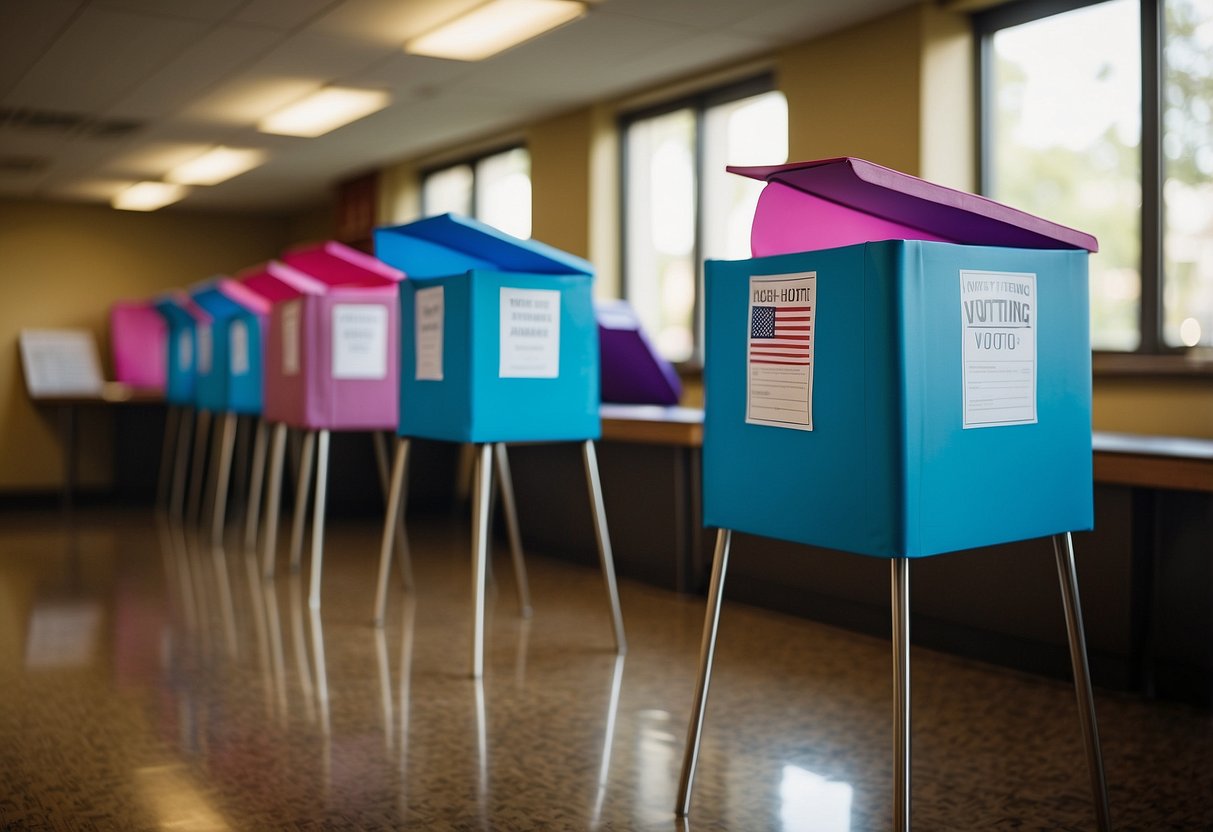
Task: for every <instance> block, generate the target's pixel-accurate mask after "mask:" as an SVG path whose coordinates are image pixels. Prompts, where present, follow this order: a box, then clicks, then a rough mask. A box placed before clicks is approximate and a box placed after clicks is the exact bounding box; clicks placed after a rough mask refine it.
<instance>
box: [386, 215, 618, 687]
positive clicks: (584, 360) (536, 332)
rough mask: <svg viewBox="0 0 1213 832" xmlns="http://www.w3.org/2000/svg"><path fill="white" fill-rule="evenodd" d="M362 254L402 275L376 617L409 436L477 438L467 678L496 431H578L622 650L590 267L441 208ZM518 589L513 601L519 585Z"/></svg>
mask: <svg viewBox="0 0 1213 832" xmlns="http://www.w3.org/2000/svg"><path fill="white" fill-rule="evenodd" d="M375 253H376V254H377V256H379V257H380V258H381V259H383V260H384V261H385V262H387V263H389V264H391V265H393V266H396V267H397V268H400V269H402V270H404V272H405V273H406V274H407V275H408V277H409V279H408V281H407V282H406V283H404V284H402V285H401V292H400V323H401V338H400V373H401V376H400V421H399V428H398V432H399V434H400V437H401V439H400V440H399V441H398V443H397V452H396V460H395V464H394V466H393V475H392V491H391V495H394V496H389V511H388V520H387V526H386V528H385V535H384V543H383V549H382V554H383V556H382V558H381V563H380V576H379V588H378V593H377V599H376V605H375V620H376V621H377V622H378V623H382V620H383V610H384V604H385V592H386V576H387V572H388V569H389V568H390V558H391V547H390V540H391V536H392V533H393V529H394V523H395V517H396V515H397V512H398V510H399V497H398V494H399V490H398V486H399V484H400V482H401V481H402V480H403V477H404V468H405V464H406V460H407V453H408V440H409V439H410V438H413V437H419V438H426V439H441V440H448V441H453V442H470V443H473V444H475V445H476V446H477V457H478V462H477V474H476V485H475V498H474V506H473V513H474V517H475V521H474V528H473V572H474V577H473V580H474V587H475V616H476V619H475V621H474V623H473V651H472V675H473V676H480V675H481V672H482V669H483V624H484V579H485V565H486V559H487V554H488V507H489V495H490V486H489V484H490V481H491V478H492V473H493V464H494V457H495V458H496V460H497V466H498V469H499V471H501V473H502V474H504V473H505V471H504V470H502V469H503V468H504V466H506V465H508V463H507V459H506V454H505V444H504V443H506V442H555V441H577V442H581V443H582V444H583V454H584V457H585V463H586V471H587V479H588V483H589V488H590V498H591V502H592V505H593V508H594V517H595V523H596V531H597V534H598V541H599V554H600V557H601V561H602V569H603V574H604V577H605V578H606V580H607V585H608V594H609V595H610V602H611V608H612V614H613V618H614V625H615V641H616V646H617V648H618V649H619V650H620V651H622V650H623V649H624V637H623V622H622V616H621V615H620V612H619V603H618V595H617V592H616V589H615V577H614V564H613V562H612V559H611V552H610V540H609V537H608V535H607V530H606V518H605V513H604V511H603V508H602V495H601V488H600V486H599V483H598V466H597V460H596V456H595V449H594V444H593V440H595V439H597V438H598V436H599V435H600V433H601V424H600V421H599V416H598V406H599V362H598V333H597V325H596V323H595V318H594V306H593V299H592V284H593V267H592V266H591V265H590V264H589V263H588V262H586V261H585V260H582V259H581V258H579V257H575V256H573V255H571V254H567V253H565V252H563V251H560V250H558V249H555V248H552V247H551V246H548V245H545V244H543V243H539V242H536V241H534V240H521V239H519V238H517V237H513V236H511V235H509V234H506V233H504V232H501V231H499V230H497V229H495V228H492V227H491V226H488V225H486V224H484V223H481V222H478V221H476V220H471V219H467V218H464V217H459V216H456V215H453V214H443V215H440V216H435V217H429V218H426V219H423V220H418V221H417V222H413V223H409V224H407V225H401V226H395V227H391V228H380V229H377V230H376V232H375ZM502 485H503V489H502V491H503V498H504V499H505V502H506V504H507V505H506V510H507V513H509V512H511V510H512V494H511V493H509V489H508V477H504V476H503V477H502ZM513 551H514V553H515V568H516V570H517V572H518V575H519V587H520V592H523V591H524V589H523V588H524V587H525V580H524V578H523V577H522V575H523V570H522V567H521V563H520V549H519V547H517V546H515V547H513ZM521 600H522V605H523V607H524V609H525V608H526V607H527V606H528V603H527V601H526V599H525V596H524V597H523V598H522V599H521Z"/></svg>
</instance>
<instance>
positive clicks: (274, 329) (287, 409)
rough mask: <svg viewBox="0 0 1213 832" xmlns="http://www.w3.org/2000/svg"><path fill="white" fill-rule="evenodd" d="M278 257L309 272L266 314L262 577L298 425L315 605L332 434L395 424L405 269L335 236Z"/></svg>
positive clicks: (298, 528) (296, 548) (294, 563)
mask: <svg viewBox="0 0 1213 832" xmlns="http://www.w3.org/2000/svg"><path fill="white" fill-rule="evenodd" d="M282 260H283V261H284V264H285V265H284V266H283V268H285V269H289V270H290V271H291V272H292V273H295V274H298V275H302V276H304V277H306V278H308V280H309V283H308V285H307V286H306V288H301V289H300V290H299V291H297V292H296V293H295V294H294V296H293V297H290V298H286V299H283V300H281V301H280V302H278V303H276V304H275V305H274V307H273V311H272V312H271V315H270V333H269V339H268V342H267V345H266V364H265V411H264V413H265V420H266V421H267V422H272V423H274V424H275V427H274V437H273V447H272V449H271V460H270V481H269V490H268V501H269V505H268V507H267V512H268V515H267V518H266V519H267V527H266V536H265V553H264V559H265V560H264V572H265V574H266V576H267V577H268V576H271V575H273V573H274V556H275V543H276V535H277V523H278V500H279V489H280V488H281V478H282V459H283V447H284V444H285V436H286V433H285V431H286V428H287V427H291V428H296V429H298V430H301V431H303V453H302V457H301V460H300V471H299V477H298V479H297V495H296V501H295V505H296V506H298V507H303V506H306V504H307V498H308V491H309V489H310V487H311V478H312V464H313V457H315V463H316V465H315V467H316V495H315V507H314V513H313V518H312V524H313V525H312V574H311V593H310V596H309V603H310V604H311V606H312V607H313V608H318V607H319V605H320V568H321V559H322V555H323V539H324V503H325V495H326V487H327V479H328V455H329V433H330V431H334V430H343V431H372V432H378V431H387V430H395V428H396V424H397V412H398V411H397V408H398V398H399V384H400V373H399V370H398V368H397V364H398V360H399V357H398V353H399V351H398V349H397V347H396V344H397V333H398V331H399V318H400V313H399V306H398V302H397V299H398V288H397V287H398V285H399V283H400V281H401V280H403V279H404V273H403V272H401V271H400V270H399V269H394V268H392V267H391V266H388V265H386V264H385V263H383V262H381V261H379V260H377V259H375V258H374V257H372V256H370V255H368V254H363V253H362V252H359V251H355V250H354V249H352V248H349V247H348V246H344V245H342V244H341V243H337V242H332V241H330V242H326V243H322V244H319V245H313V246H307V247H304V248H300V249H296V250H294V251H291V252H288V253H287V254H285V255H284V256H283V258H282ZM375 436H376V437H377V440H376V448H375V450H376V453H377V455H378V458H379V461H380V473H381V476H383V477H386V466H387V449H386V446H385V444H384V441H383V437H382V435H381V434H379V433H375ZM317 439H319V442H317ZM317 445H318V447H317ZM305 514H306V512H305V511H304V510H302V508H300V509H299V510H296V512H295V516H294V521H293V528H292V532H291V568H292V569H297V568H298V566H299V563H300V556H301V553H302V544H303V521H304V516H305Z"/></svg>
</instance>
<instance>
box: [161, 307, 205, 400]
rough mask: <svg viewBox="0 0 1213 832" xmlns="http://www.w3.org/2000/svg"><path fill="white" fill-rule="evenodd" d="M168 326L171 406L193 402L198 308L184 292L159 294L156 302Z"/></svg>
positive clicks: (166, 388) (167, 384)
mask: <svg viewBox="0 0 1213 832" xmlns="http://www.w3.org/2000/svg"><path fill="white" fill-rule="evenodd" d="M153 305H154V306H155V307H156V311H157V312H159V313H160V315H161V316H162V317H163V318H164V323H165V324H166V325H167V327H168V339H167V347H168V362H167V365H166V371H167V377H166V379H165V386H164V397H165V399H166V400H167V401H168V403H169V404H170V405H193V404H194V352H195V350H194V321H195V313H194V312H193V311H191V309H196V308H197V307H195V306H194V304H193V302H192V301H191V300H190V299H189V296H188V295H186V294H185V293H183V292H170V293H167V294H164V295H160V296H159V297H157V298H156V299H155V300H154V301H153Z"/></svg>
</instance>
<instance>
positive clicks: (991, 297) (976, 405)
mask: <svg viewBox="0 0 1213 832" xmlns="http://www.w3.org/2000/svg"><path fill="white" fill-rule="evenodd" d="M1086 259H1087V257H1086V252H1085V251H1064V250H1054V251H1046V250H1031V249H1009V248H994V247H980V246H962V245H954V244H949V243H935V242H920V241H887V242H878V243H867V244H862V245H854V246H846V247H842V248H835V249H826V250H822V251H813V252H803V253H797V254H786V255H778V256H774V257H765V258H755V259H753V260H744V261H735V262H723V261H711V262H709V263H708V265H707V278H706V291H707V298H706V316H707V318H706V330H707V340H706V360H705V431H704V451H703V453H704V522H705V524H706V525H710V526H720V527H723V528H730V529H736V530H739V531H746V532H751V533H754V534H760V535H766V536H770V537H777V538H781V539H787V540H793V541H798V542H803V543H809V544H813V545H819V546H825V547H830V548H835V549H841V550H845V551H851V552H857V553H861V554H868V555H877V556H885V557H900V556H907V557H918V556H925V555H933V554H939V553H942V552H949V551H954V550H958V549H966V548H971V547H975V546H982V545H990V544H995V543H1000V542H1005V541H1011V540H1018V539H1025V538H1031V537H1039V536H1044V535H1049V534H1054V533H1059V532H1063V531H1074V530H1081V529H1088V528H1090V527H1091V525H1092V522H1093V521H1092V515H1093V509H1092V485H1091V483H1092V480H1091V425H1090V415H1091V380H1090V346H1089V340H1088V319H1087V264H1086ZM777 275H784V276H797V277H798V279H801V280H804V279H805V276H807V275H812V277H813V282H814V284H815V286H814V288H815V293H816V294H815V298H814V301H813V303H812V304H811V305H812V307H813V309H812V312H811V316H812V317H811V323H810V324H809V327H810V331H811V341H810V342H809V343H811V351H810V352H809V355H810V356H811V361H812V363H811V365H810V366H811V369H810V372H809V378H810V380H811V381H810V384H809V388H808V396H807V403H808V407H809V422H810V425H804V424H798V425H797V426H795V427H778V426H773V423H777V422H776V420H767V421H766V422H765V423H763V419H761V418H759V419H756V420H755V419H752V418H751V417H752V416H753V414H754V413H755V412H757V413H759V414H760V416H761V415H762V414H764V413H767V411H764V410H763V409H762V403H763V401H764V398H763V397H764V396H765V395H768V394H769V393H770V390H771V389H773V388H772V386H771V384H770V383H769V379H768V377H767V376H766V375H764V374H763V372H762V371H763V370H764V369H769V367H764V366H762V365H761V364H759V363H756V361H757V360H761V359H756V358H755V356H756V355H759V356H760V355H761V354H762V350H763V349H766V348H765V347H761V346H756V345H755V342H757V341H761V340H762V338H761V336H764V335H765V334H766V333H765V331H763V330H762V324H763V322H764V316H765V315H766V314H767V313H765V312H759V311H755V310H754V309H753V308H752V307H758V306H763V305H766V304H765V299H766V298H767V297H768V296H767V295H765V294H762V293H763V292H765V291H767V289H768V284H766V283H764V282H763V281H762V276H777ZM756 276H757V283H756ZM1027 276H1031V280H1028V279H1027ZM1025 287H1030V290H1029V289H1025ZM756 291H757V292H759V294H758V295H757V296H756V295H755V292H756ZM1019 292H1028V294H1017V293H1019ZM756 297H757V298H758V299H759V300H755V298H756ZM1016 298H1018V299H1019V300H1016ZM987 301H989V303H987ZM1000 301H1006V303H1001V302H1000ZM1020 302H1022V303H1026V304H1029V305H1027V306H1023V307H1020V306H1014V307H1012V306H1009V305H1008V304H1010V303H1020ZM966 303H969V304H975V305H969V306H966V305H965V304H966ZM775 305H778V304H777V303H776V304H775ZM1008 309H1014V310H1018V311H1017V312H1014V313H1008V314H1013V316H1014V317H1015V318H1016V320H1019V319H1020V318H1023V317H1024V316H1026V317H1027V321H1026V323H1027V325H1028V327H1029V328H1028V329H1023V330H1014V331H1013V332H1012V333H1011V334H1012V335H1013V336H1014V337H1018V338H1021V339H1026V338H1027V337H1028V334H1029V333H1034V351H1033V356H1032V357H1031V358H1030V360H1027V363H1026V364H1017V363H1014V362H1016V361H1022V360H1025V359H1027V356H1028V350H1027V346H1028V345H1027V342H1026V340H1021V341H1020V342H1019V343H1018V344H1015V343H1013V342H1010V341H1007V339H1006V335H1007V331H1006V328H1005V327H1004V326H1001V324H1006V323H1007V320H1005V319H1000V320H999V321H992V320H991V319H990V318H989V316H990V315H993V314H1004V313H1006V310H1008ZM755 319H759V324H758V325H756V324H755ZM984 321H990V323H988V324H987V323H984ZM995 323H998V324H1000V326H998V327H997V328H996V327H995V326H994V324H995ZM1021 323H1022V321H1021ZM1018 325H1019V324H1018V323H1017V324H1016V326H1018ZM995 334H1002V335H1003V336H1004V337H1003V338H1002V339H994V338H993V337H992V336H993V335H995ZM987 335H989V336H991V337H990V338H987V337H986V336H987ZM966 339H970V340H973V341H974V346H970V347H968V348H966V343H965V341H966ZM977 339H981V343H977ZM996 340H998V341H999V343H997V344H996V343H995V341H996ZM978 348H981V349H978ZM1017 351H1020V352H1019V353H1017ZM775 360H781V359H778V358H777V359H775ZM773 366H776V367H778V365H773ZM1024 373H1027V375H1026V376H1025V375H1023V374H1024ZM1004 384H1005V385H1009V388H1010V389H1006V390H1000V386H1002V385H1004ZM791 398H792V399H795V401H793V402H792V403H791V405H792V408H793V410H795V413H794V414H793V415H794V416H795V419H793V421H797V422H803V421H804V420H803V418H802V417H803V415H804V414H803V413H802V412H801V407H802V406H801V403H800V401H799V399H798V398H797V397H796V396H791ZM1029 399H1030V400H1031V401H1028V400H1029ZM756 403H758V407H756V406H755V405H756ZM1003 405H1006V406H1008V408H1009V409H1008V410H1007V411H1006V412H1005V413H1003V411H1000V410H999V409H998V408H1000V407H1002V406H1003ZM747 406H748V407H749V409H747ZM767 415H769V413H767ZM1004 416H1005V418H1004ZM748 419H749V421H747V420H748ZM966 424H968V426H966ZM809 427H811V429H808V428H809Z"/></svg>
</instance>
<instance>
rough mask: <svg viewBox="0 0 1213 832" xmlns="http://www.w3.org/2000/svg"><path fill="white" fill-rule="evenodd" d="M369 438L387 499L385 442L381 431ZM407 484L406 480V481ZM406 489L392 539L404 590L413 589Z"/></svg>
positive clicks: (380, 484) (388, 489)
mask: <svg viewBox="0 0 1213 832" xmlns="http://www.w3.org/2000/svg"><path fill="white" fill-rule="evenodd" d="M371 437H372V439H373V442H374V445H375V465H376V467H377V468H378V469H379V487H380V488H381V489H382V491H383V499H384V500H385V501H386V500H387V499H388V494H389V492H390V491H391V485H390V484H389V482H388V479H389V477H388V463H387V458H388V457H387V440H386V439H384V437H383V433H382V432H381V431H372V432H371ZM406 484H407V480H406ZM407 492H408V489H407V487H406V488H403V489H402V490H401V492H400V505H401V506H402V507H401V508H400V510H398V511H397V512H396V531H395V534H394V535H393V537H394V538H395V541H396V553H397V554H398V555H400V583H401V585H402V586H403V587H404V588H405V589H412V588H413V559H412V556H411V555H410V554H409V538H408V533H407V532H406V531H405V528H404V508H403V506H405V505H407V504H408V498H407V496H406V494H407Z"/></svg>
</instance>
